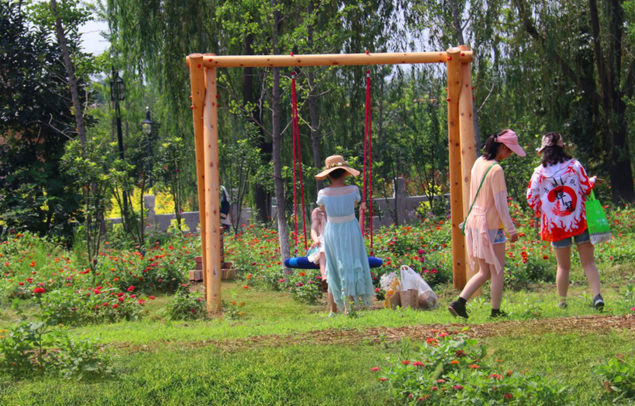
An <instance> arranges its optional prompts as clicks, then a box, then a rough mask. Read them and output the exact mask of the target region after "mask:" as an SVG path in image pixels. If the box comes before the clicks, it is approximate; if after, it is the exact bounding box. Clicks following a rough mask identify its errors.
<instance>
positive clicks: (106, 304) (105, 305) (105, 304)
mask: <svg viewBox="0 0 635 406" xmlns="http://www.w3.org/2000/svg"><path fill="white" fill-rule="evenodd" d="M102 306H104V307H108V306H110V303H104V304H103V305H102Z"/></svg>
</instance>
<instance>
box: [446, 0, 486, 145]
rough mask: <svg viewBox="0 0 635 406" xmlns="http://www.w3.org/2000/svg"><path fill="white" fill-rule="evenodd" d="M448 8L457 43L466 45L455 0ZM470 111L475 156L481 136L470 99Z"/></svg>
mask: <svg viewBox="0 0 635 406" xmlns="http://www.w3.org/2000/svg"><path fill="white" fill-rule="evenodd" d="M449 1H450V8H451V9H452V25H453V26H454V31H455V32H456V38H457V40H458V41H459V43H458V44H457V45H467V44H466V43H465V38H464V37H463V28H462V27H461V13H460V12H459V8H458V5H457V4H456V0H449ZM472 111H473V112H474V114H473V123H474V150H475V151H476V156H477V157H478V156H480V155H481V154H480V151H481V136H480V135H479V132H478V131H479V126H478V117H477V112H478V109H477V108H476V101H474V100H472Z"/></svg>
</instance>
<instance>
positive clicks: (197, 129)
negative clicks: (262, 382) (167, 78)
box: [187, 54, 207, 295]
mask: <svg viewBox="0 0 635 406" xmlns="http://www.w3.org/2000/svg"><path fill="white" fill-rule="evenodd" d="M187 60H188V62H189V63H188V64H189V66H190V84H191V87H192V94H191V97H192V116H193V119H194V148H195V150H196V184H197V186H198V207H199V210H198V213H199V223H200V225H201V251H202V256H203V285H204V286H207V285H206V278H207V262H206V261H205V259H206V257H207V254H206V252H205V247H206V235H207V233H206V232H205V231H206V230H207V228H206V226H207V223H206V221H205V172H204V168H203V154H204V144H203V108H204V106H205V69H204V68H203V55H201V54H192V55H190V56H189V57H188V58H187ZM205 294H206V295H207V291H206V292H205Z"/></svg>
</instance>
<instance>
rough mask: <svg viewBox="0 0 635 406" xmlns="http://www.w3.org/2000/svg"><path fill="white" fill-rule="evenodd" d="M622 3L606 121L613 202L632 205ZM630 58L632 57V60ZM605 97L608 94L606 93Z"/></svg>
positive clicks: (613, 35) (614, 23)
mask: <svg viewBox="0 0 635 406" xmlns="http://www.w3.org/2000/svg"><path fill="white" fill-rule="evenodd" d="M621 3H622V1H620V0H611V3H610V10H611V11H610V13H611V15H610V18H609V21H610V25H609V35H610V41H609V44H610V45H609V46H610V48H611V49H610V50H609V58H610V59H609V61H610V64H609V69H610V73H609V77H608V80H607V82H608V84H609V86H610V99H611V101H610V103H611V111H610V112H609V111H607V112H606V113H605V114H606V115H607V121H608V122H609V123H611V122H612V121H613V119H614V120H615V122H614V125H613V126H611V127H612V128H611V130H612V137H611V138H612V141H613V149H612V150H611V161H610V162H611V170H610V175H611V186H612V192H613V202H614V203H620V204H621V203H632V202H633V201H635V189H634V188H633V170H632V166H631V155H630V148H629V145H628V118H627V115H626V104H625V103H624V96H625V94H624V92H623V91H622V90H621V89H620V86H621V82H622V78H621V72H622V71H621V70H622V47H623V44H622V38H623V27H624V9H623V8H622V4H621ZM629 58H630V57H629ZM605 98H606V94H605Z"/></svg>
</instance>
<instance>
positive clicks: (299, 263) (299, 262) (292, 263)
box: [284, 257, 384, 269]
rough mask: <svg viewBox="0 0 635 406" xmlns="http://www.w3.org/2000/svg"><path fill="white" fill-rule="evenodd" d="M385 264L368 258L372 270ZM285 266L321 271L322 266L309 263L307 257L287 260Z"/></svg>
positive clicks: (373, 258)
mask: <svg viewBox="0 0 635 406" xmlns="http://www.w3.org/2000/svg"><path fill="white" fill-rule="evenodd" d="M383 264H384V261H383V260H382V259H381V258H376V257H368V265H369V266H370V267H371V268H379V267H381V266H382V265H383ZM284 266H286V267H287V268H294V269H320V265H318V264H314V263H313V262H311V261H309V259H308V258H307V257H297V258H287V259H285V260H284Z"/></svg>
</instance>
